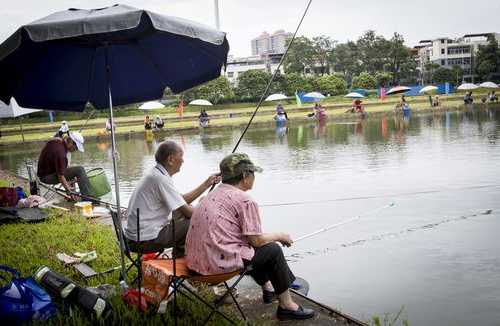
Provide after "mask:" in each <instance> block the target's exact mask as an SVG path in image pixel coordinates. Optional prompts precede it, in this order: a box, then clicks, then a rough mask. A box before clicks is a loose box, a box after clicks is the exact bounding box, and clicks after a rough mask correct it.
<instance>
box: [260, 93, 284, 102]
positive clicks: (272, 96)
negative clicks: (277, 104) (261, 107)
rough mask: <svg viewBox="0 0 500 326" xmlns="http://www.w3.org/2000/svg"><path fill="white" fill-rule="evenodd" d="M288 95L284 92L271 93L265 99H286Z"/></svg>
mask: <svg viewBox="0 0 500 326" xmlns="http://www.w3.org/2000/svg"><path fill="white" fill-rule="evenodd" d="M286 99H287V97H286V95H284V94H281V93H276V94H271V95H269V96H268V97H266V99H265V100H264V101H281V100H286Z"/></svg>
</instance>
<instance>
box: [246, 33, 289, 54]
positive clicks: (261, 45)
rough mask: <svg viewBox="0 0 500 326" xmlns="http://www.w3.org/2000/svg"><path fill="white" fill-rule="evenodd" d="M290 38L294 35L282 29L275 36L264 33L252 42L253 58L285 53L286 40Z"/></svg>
mask: <svg viewBox="0 0 500 326" xmlns="http://www.w3.org/2000/svg"><path fill="white" fill-rule="evenodd" d="M290 37H292V33H288V32H285V31H284V30H282V29H280V30H277V31H276V32H274V33H273V34H268V33H267V32H263V33H262V34H261V35H260V36H258V37H256V38H254V39H253V40H252V41H251V47H252V56H255V55H263V54H279V53H284V52H285V49H286V40H287V39H288V38H290Z"/></svg>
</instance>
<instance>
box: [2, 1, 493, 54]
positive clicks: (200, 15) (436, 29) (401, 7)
mask: <svg viewBox="0 0 500 326" xmlns="http://www.w3.org/2000/svg"><path fill="white" fill-rule="evenodd" d="M114 3H116V2H114V1H109V0H107V1H106V0H86V1H82V0H74V1H69V0H46V1H42V0H14V1H9V4H7V0H2V10H1V12H0V41H1V42H3V41H4V40H5V39H6V38H7V37H8V36H9V35H10V34H12V33H13V32H14V31H15V30H16V29H17V28H18V27H19V26H21V25H23V24H27V23H29V22H31V21H33V20H36V19H39V18H42V17H44V16H47V15H48V14H50V13H52V12H54V11H60V10H65V9H67V8H86V9H90V8H99V7H105V6H109V5H112V4H114ZM121 3H123V4H128V5H130V6H134V7H137V8H144V9H148V10H151V11H155V12H157V13H161V14H165V15H171V16H179V17H183V18H187V19H192V20H195V21H197V22H200V23H204V24H207V25H211V26H214V25H215V19H214V8H213V6H214V1H213V0H142V1H138V0H123V1H122V2H121ZM306 4H307V0H219V8H220V23H221V29H222V30H223V31H225V32H227V37H228V40H229V44H230V47H231V52H230V53H231V54H234V55H236V56H245V55H250V53H251V50H250V40H251V39H252V38H254V37H256V36H258V35H260V33H261V32H262V31H268V32H274V31H275V30H278V29H284V30H286V31H289V32H293V31H294V30H295V28H296V26H297V23H298V21H299V19H300V16H301V15H302V12H303V10H304V9H305V6H306ZM499 15H500V1H498V0H475V1H470V0H469V1H467V0H455V1H436V0H418V1H401V0H385V1H380V2H379V1H368V0H358V1H352V0H351V1H348V0H313V2H312V5H311V8H310V10H309V13H308V14H307V16H306V18H305V20H304V22H303V24H302V27H301V29H300V30H299V35H306V36H308V37H312V36H318V35H327V36H330V37H332V38H333V39H334V40H337V41H339V42H345V41H347V40H356V39H358V37H359V36H361V35H362V34H363V33H364V32H365V31H366V30H369V29H373V30H375V31H376V32H377V34H381V35H383V36H384V37H386V38H390V37H391V36H392V34H393V33H394V32H398V33H400V34H402V35H403V37H404V38H405V40H406V44H407V45H408V46H413V45H415V44H416V43H417V42H418V41H419V40H422V39H433V38H438V37H441V36H448V37H459V36H463V35H464V34H468V33H484V32H500V19H499Z"/></svg>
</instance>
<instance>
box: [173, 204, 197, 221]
mask: <svg viewBox="0 0 500 326" xmlns="http://www.w3.org/2000/svg"><path fill="white" fill-rule="evenodd" d="M177 210H179V211H180V212H181V214H182V215H183V216H184V217H185V218H187V219H190V218H191V216H192V215H193V211H194V208H193V206H191V205H189V204H186V205H182V206H181V207H179V208H177Z"/></svg>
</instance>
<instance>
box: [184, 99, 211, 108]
mask: <svg viewBox="0 0 500 326" xmlns="http://www.w3.org/2000/svg"><path fill="white" fill-rule="evenodd" d="M188 105H206V106H208V105H213V104H212V103H210V101H207V100H202V99H198V100H192V101H191V102H189V104H188Z"/></svg>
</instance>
